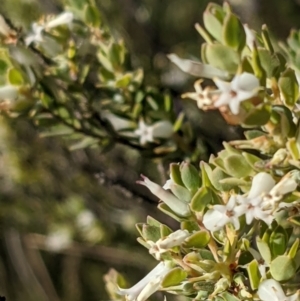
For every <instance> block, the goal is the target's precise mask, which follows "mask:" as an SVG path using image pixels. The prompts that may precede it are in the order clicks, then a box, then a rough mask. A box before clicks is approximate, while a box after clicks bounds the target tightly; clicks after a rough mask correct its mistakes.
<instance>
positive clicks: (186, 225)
mask: <svg viewBox="0 0 300 301" xmlns="http://www.w3.org/2000/svg"><path fill="white" fill-rule="evenodd" d="M180 229H182V230H188V231H189V232H190V233H193V232H194V231H199V225H198V223H197V222H194V221H183V222H181V224H180Z"/></svg>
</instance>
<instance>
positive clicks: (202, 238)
mask: <svg viewBox="0 0 300 301" xmlns="http://www.w3.org/2000/svg"><path fill="white" fill-rule="evenodd" d="M209 241H210V235H209V233H208V232H207V231H198V232H196V233H194V234H192V235H191V236H190V237H188V238H187V239H186V240H185V242H184V247H186V248H196V249H200V248H204V247H206V246H207V245H208V243H209Z"/></svg>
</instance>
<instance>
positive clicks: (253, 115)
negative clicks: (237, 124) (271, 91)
mask: <svg viewBox="0 0 300 301" xmlns="http://www.w3.org/2000/svg"><path fill="white" fill-rule="evenodd" d="M270 116H271V106H270V105H268V104H260V105H258V106H256V107H255V108H253V109H252V110H251V111H250V112H248V113H247V115H246V117H245V119H244V121H243V124H245V125H246V126H262V125H264V124H266V123H267V122H268V121H269V119H270Z"/></svg>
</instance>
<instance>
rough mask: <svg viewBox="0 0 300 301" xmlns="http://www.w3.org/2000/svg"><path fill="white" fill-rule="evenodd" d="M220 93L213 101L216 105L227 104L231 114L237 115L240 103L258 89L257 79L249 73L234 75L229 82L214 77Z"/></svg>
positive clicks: (254, 93) (253, 94)
mask: <svg viewBox="0 0 300 301" xmlns="http://www.w3.org/2000/svg"><path fill="white" fill-rule="evenodd" d="M214 82H215V84H216V85H217V87H218V88H219V90H220V91H221V95H220V96H219V98H218V100H217V101H216V102H215V103H214V105H215V106H216V107H221V106H224V105H228V106H229V108H230V110H231V112H232V114H234V115H237V114H238V113H239V110H240V103H241V102H242V101H244V100H247V99H249V98H251V97H253V96H255V95H256V94H257V92H258V89H259V80H258V78H257V77H255V76H254V75H253V74H251V73H247V72H244V73H242V74H240V75H236V76H235V77H234V78H233V80H232V81H231V82H225V81H222V80H220V79H214Z"/></svg>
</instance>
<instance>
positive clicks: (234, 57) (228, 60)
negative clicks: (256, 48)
mask: <svg viewBox="0 0 300 301" xmlns="http://www.w3.org/2000/svg"><path fill="white" fill-rule="evenodd" d="M205 56H206V59H207V61H208V62H209V64H210V65H212V66H213V67H216V68H218V69H221V70H226V71H228V72H229V73H230V74H235V73H236V71H237V68H238V65H239V62H240V58H239V54H238V53H237V52H236V51H235V50H233V49H231V48H230V47H228V46H224V45H221V44H213V45H207V47H206V52H205Z"/></svg>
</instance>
